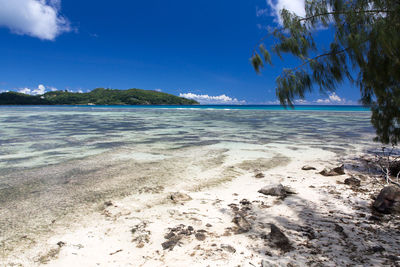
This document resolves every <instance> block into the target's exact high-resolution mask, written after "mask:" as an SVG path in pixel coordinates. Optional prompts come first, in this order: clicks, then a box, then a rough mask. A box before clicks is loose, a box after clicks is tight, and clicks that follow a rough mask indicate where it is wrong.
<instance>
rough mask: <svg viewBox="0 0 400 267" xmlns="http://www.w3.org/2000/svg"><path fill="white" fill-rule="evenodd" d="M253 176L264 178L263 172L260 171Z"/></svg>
mask: <svg viewBox="0 0 400 267" xmlns="http://www.w3.org/2000/svg"><path fill="white" fill-rule="evenodd" d="M254 177H256V178H258V179H260V178H264V177H265V175H264V174H262V173H257V174H256V175H255V176H254Z"/></svg>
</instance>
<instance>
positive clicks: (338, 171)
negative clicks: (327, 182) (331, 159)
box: [320, 164, 345, 176]
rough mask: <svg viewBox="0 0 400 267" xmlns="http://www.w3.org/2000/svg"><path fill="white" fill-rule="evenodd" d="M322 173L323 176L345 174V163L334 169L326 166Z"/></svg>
mask: <svg viewBox="0 0 400 267" xmlns="http://www.w3.org/2000/svg"><path fill="white" fill-rule="evenodd" d="M320 174H321V175H323V176H338V175H343V174H345V172H344V164H342V165H341V166H339V167H336V168H333V169H327V168H325V169H324V170H323V171H321V172H320Z"/></svg>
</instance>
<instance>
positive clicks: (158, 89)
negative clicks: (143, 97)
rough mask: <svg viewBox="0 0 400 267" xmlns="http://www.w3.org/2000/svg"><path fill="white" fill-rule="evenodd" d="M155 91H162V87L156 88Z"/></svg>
mask: <svg viewBox="0 0 400 267" xmlns="http://www.w3.org/2000/svg"><path fill="white" fill-rule="evenodd" d="M154 91H157V92H162V89H160V88H157V89H154Z"/></svg>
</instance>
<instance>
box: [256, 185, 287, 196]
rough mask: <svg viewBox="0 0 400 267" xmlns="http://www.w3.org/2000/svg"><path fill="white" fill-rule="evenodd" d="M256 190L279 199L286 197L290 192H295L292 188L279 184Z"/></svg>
mask: <svg viewBox="0 0 400 267" xmlns="http://www.w3.org/2000/svg"><path fill="white" fill-rule="evenodd" d="M258 192H259V193H261V194H264V195H268V196H276V197H280V198H281V199H284V198H286V197H287V196H288V195H290V194H295V192H294V191H293V190H291V189H290V188H288V187H285V186H283V185H281V184H277V185H276V184H275V185H268V186H264V187H263V188H261V189H260V190H258Z"/></svg>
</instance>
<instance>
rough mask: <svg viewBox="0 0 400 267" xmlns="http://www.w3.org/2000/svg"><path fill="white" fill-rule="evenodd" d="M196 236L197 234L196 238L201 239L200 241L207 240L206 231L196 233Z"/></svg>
mask: <svg viewBox="0 0 400 267" xmlns="http://www.w3.org/2000/svg"><path fill="white" fill-rule="evenodd" d="M194 236H195V237H196V239H197V240H199V241H204V240H206V235H205V234H204V233H196V234H195V235H194Z"/></svg>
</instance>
